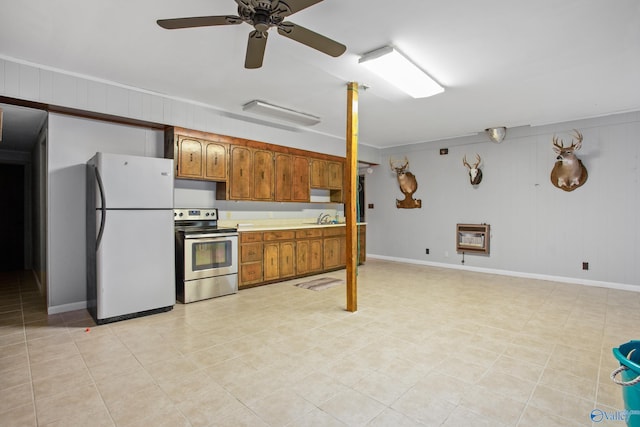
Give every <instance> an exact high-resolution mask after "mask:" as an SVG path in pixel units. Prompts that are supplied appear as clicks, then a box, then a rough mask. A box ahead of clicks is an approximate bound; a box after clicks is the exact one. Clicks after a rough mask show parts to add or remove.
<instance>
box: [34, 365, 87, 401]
mask: <svg viewBox="0 0 640 427" xmlns="http://www.w3.org/2000/svg"><path fill="white" fill-rule="evenodd" d="M93 384H94V382H93V378H91V375H90V374H89V371H88V370H87V368H85V367H84V366H81V367H79V368H78V369H77V370H74V371H72V372H64V373H61V374H59V375H54V376H51V377H45V378H38V379H34V380H33V392H34V395H35V397H36V399H37V400H40V399H43V398H45V397H49V396H53V395H55V394H60V393H64V392H66V391H70V390H74V389H77V388H85V387H89V386H92V385H93Z"/></svg>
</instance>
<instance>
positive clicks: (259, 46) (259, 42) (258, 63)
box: [244, 30, 267, 68]
mask: <svg viewBox="0 0 640 427" xmlns="http://www.w3.org/2000/svg"><path fill="white" fill-rule="evenodd" d="M266 46H267V33H266V32H264V33H262V32H260V31H256V30H253V31H251V34H249V41H248V42H247V54H246V57H245V59H244V68H260V67H262V60H263V59H264V49H265V47H266Z"/></svg>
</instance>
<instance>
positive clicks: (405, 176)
mask: <svg viewBox="0 0 640 427" xmlns="http://www.w3.org/2000/svg"><path fill="white" fill-rule="evenodd" d="M403 162H404V163H403V164H401V165H400V164H398V163H396V162H395V161H394V160H393V158H389V166H391V170H392V171H393V172H394V173H395V174H396V177H397V178H398V185H399V186H400V191H402V194H404V200H398V199H396V207H397V208H399V209H400V208H405V209H411V208H421V207H422V200H414V199H413V193H415V192H416V190H417V189H418V182H417V181H416V177H415V176H414V175H413V174H412V173H411V172H408V171H407V168H408V167H409V160H408V159H407V157H406V156H405V157H404V160H403Z"/></svg>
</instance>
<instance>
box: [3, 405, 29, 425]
mask: <svg viewBox="0 0 640 427" xmlns="http://www.w3.org/2000/svg"><path fill="white" fill-rule="evenodd" d="M0 425H2V426H4V427H33V426H35V425H36V411H35V410H34V407H33V403H28V404H26V405H21V406H16V407H14V408H12V409H8V410H6V411H3V410H0Z"/></svg>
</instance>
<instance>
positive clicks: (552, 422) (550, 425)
mask: <svg viewBox="0 0 640 427" xmlns="http://www.w3.org/2000/svg"><path fill="white" fill-rule="evenodd" d="M590 425H591V422H590V419H589V414H588V413H587V414H584V415H583V416H582V417H581V418H580V419H576V420H569V419H566V418H562V417H560V416H558V415H556V414H555V413H554V412H549V411H544V410H541V409H538V408H535V407H533V406H527V408H526V409H525V410H524V413H523V414H522V418H521V419H520V422H519V423H518V427H578V426H590Z"/></svg>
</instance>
